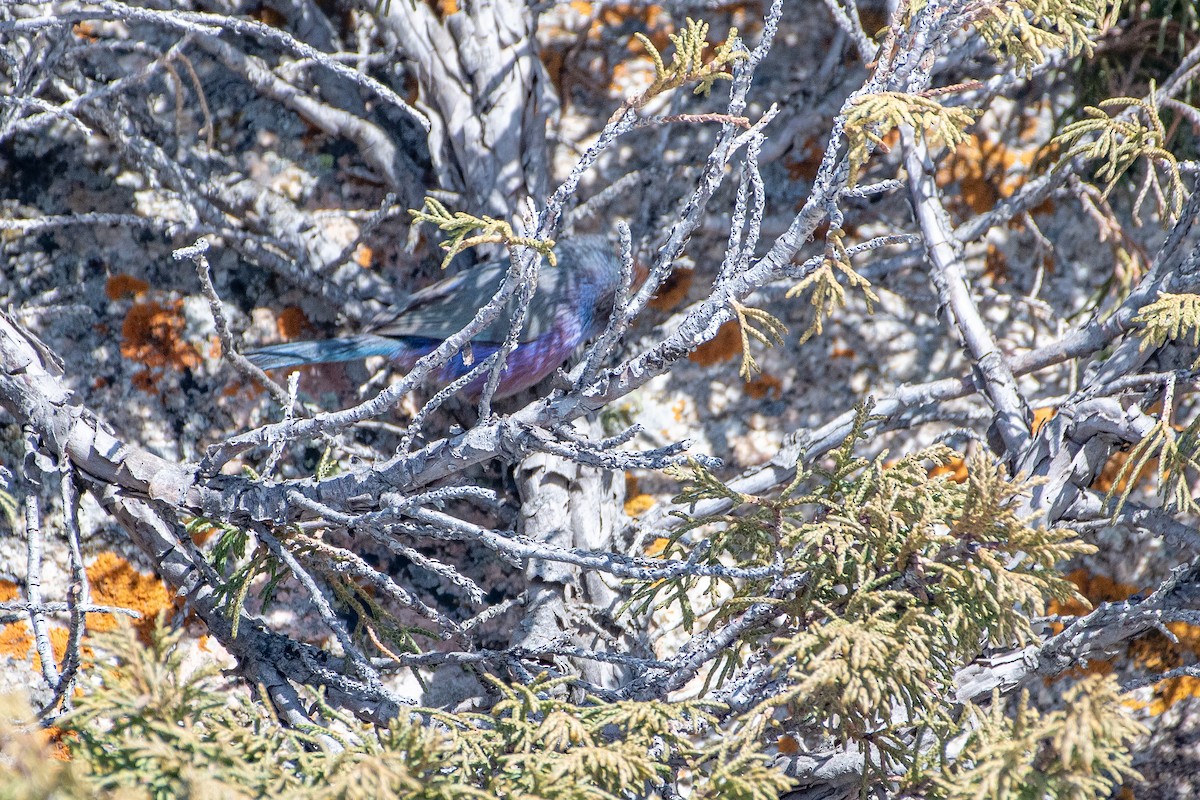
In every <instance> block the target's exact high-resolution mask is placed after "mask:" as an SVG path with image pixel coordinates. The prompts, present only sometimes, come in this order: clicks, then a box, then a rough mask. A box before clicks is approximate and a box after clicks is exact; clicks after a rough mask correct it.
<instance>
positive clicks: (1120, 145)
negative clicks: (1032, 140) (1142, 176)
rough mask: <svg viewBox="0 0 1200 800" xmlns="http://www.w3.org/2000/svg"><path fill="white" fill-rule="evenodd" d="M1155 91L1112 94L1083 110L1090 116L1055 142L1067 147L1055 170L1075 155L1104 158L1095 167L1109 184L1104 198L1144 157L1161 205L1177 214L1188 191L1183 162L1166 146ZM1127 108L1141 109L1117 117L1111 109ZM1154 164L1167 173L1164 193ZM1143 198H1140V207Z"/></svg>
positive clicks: (1071, 126)
mask: <svg viewBox="0 0 1200 800" xmlns="http://www.w3.org/2000/svg"><path fill="white" fill-rule="evenodd" d="M1154 95H1155V93H1154V88H1153V86H1151V90H1150V99H1149V100H1143V99H1141V98H1138V97H1114V98H1111V99H1108V100H1104V101H1103V102H1101V103H1100V104H1099V106H1088V107H1087V108H1085V109H1084V113H1085V114H1086V115H1087V117H1088V118H1087V119H1081V120H1078V121H1076V122H1072V123H1071V124H1070V125H1067V126H1066V127H1065V128H1063V130H1062V133H1060V134H1059V135H1058V136H1056V137H1054V139H1052V140H1051V143H1052V144H1055V145H1058V146H1059V147H1061V148H1064V149H1065V152H1064V153H1063V155H1062V158H1061V159H1060V160H1059V162H1058V165H1057V168H1064V167H1065V165H1067V164H1069V163H1070V162H1071V161H1072V160H1074V159H1075V158H1077V157H1082V158H1087V159H1094V160H1099V161H1103V162H1105V163H1104V164H1103V165H1102V166H1100V167H1099V169H1097V170H1096V177H1097V178H1098V179H1099V180H1101V181H1103V182H1105V186H1104V192H1103V197H1104V198H1106V199H1107V198H1108V196H1109V194H1111V193H1112V190H1113V188H1114V187H1116V185H1117V183H1118V182H1119V181H1120V179H1121V177H1122V176H1123V175H1124V174H1125V173H1126V172H1128V171H1129V170H1130V168H1132V167H1133V165H1134V164H1135V163H1137V162H1138V161H1139V160H1140V159H1145V160H1146V161H1147V164H1148V165H1147V180H1148V185H1149V186H1153V187H1154V189H1155V190H1156V191H1155V197H1156V198H1158V200H1159V204H1160V208H1161V209H1162V211H1163V212H1164V213H1166V214H1168V215H1169V216H1171V217H1178V216H1179V213H1180V211H1181V210H1182V209H1183V201H1184V197H1185V196H1186V195H1187V191H1186V189H1185V188H1184V185H1183V178H1182V175H1181V173H1180V169H1179V162H1178V161H1177V160H1176V158H1175V156H1174V155H1173V154H1172V153H1171V152H1170V151H1169V150H1167V149H1165V148H1166V142H1167V131H1166V127H1165V126H1164V125H1163V122H1162V119H1161V117H1160V116H1159V112H1158V106H1157V105H1156V104H1155V103H1154V99H1153V98H1154ZM1125 106H1133V107H1134V108H1136V109H1137V110H1138V112H1140V113H1139V114H1136V115H1121V116H1117V117H1114V116H1111V115H1110V114H1109V113H1108V109H1112V108H1122V107H1125ZM1156 165H1157V166H1160V167H1162V168H1163V170H1164V172H1165V174H1166V183H1167V186H1166V191H1163V189H1162V187H1161V185H1160V181H1159V178H1158V173H1157V172H1155V169H1154V167H1155V166H1156ZM1140 202H1141V198H1140V197H1139V200H1138V204H1139V205H1140ZM1135 219H1136V217H1135Z"/></svg>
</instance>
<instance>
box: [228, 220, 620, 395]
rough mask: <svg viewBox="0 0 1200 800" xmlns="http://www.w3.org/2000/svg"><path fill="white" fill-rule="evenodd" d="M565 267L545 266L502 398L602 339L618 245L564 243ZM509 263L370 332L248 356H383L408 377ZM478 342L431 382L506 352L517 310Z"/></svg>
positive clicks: (443, 284) (289, 359) (482, 300)
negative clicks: (583, 346) (503, 347)
mask: <svg viewBox="0 0 1200 800" xmlns="http://www.w3.org/2000/svg"><path fill="white" fill-rule="evenodd" d="M554 254H555V256H556V257H557V259H558V265H557V266H555V267H552V266H550V265H548V264H543V265H542V267H541V269H540V270H539V271H538V285H537V292H536V293H535V294H534V296H533V300H532V301H531V302H530V304H529V309H528V311H527V312H526V315H525V326H524V328H523V329H522V331H521V334H520V337H519V339H518V344H517V347H516V348H515V349H514V350H513V351H512V352H511V353H509V354H508V358H507V359H506V361H505V365H504V369H503V370H502V371H501V373H500V384H499V387H498V388H497V390H496V396H497V397H507V396H508V395H512V394H516V393H517V392H519V391H521V390H523V389H527V388H529V387H530V386H533V385H534V384H536V383H537V382H538V381H540V380H542V379H543V378H545V377H546V376H547V375H549V374H550V373H551V372H553V371H554V370H555V369H557V368H558V367H559V366H560V365H561V364H562V363H563V362H564V361H566V360H567V358H568V357H570V355H571V353H572V352H574V350H575V348H577V347H578V346H579V345H580V344H582V343H583V342H586V341H587V340H588V339H591V338H594V337H595V336H597V335H599V334H600V333H601V332H603V330H604V327H605V325H607V323H608V319H609V316H610V315H611V314H612V309H613V304H614V302H615V298H616V295H617V292H618V291H619V289H620V282H621V278H620V274H621V265H620V262H619V261H618V259H617V255H616V251H615V249H614V248H613V247H612V245H611V244H610V243H609V242H608V241H607V240H606V239H604V238H603V237H600V236H576V237H574V238H569V239H562V240H561V241H559V242H558V244H557V245H556V246H555V248H554ZM507 269H508V260H507V259H501V260H499V261H493V262H488V263H486V264H482V265H480V266H478V267H476V268H474V269H471V270H466V271H464V272H460V273H459V274H458V275H455V276H454V277H452V278H447V279H445V280H442V281H439V282H437V283H435V284H433V285H432V286H429V287H427V288H425V289H422V290H420V291H418V292H416V293H415V294H413V295H412V296H411V297H409V298H408V301H407V302H406V304H405V306H404V307H403V308H402V309H401V310H400V311H399V313H398V314H397V315H396V316H395V317H394V318H393V319H392V320H391V321H389V322H387V323H385V324H383V325H381V326H379V327H377V328H375V329H374V330H372V331H371V332H369V333H361V334H358V335H357V336H347V337H344V338H338V339H324V340H320V341H310V342H287V343H284V344H276V345H271V346H269V347H263V348H260V349H258V350H254V351H251V352H249V353H247V357H248V358H249V359H250V361H252V362H253V363H254V364H256V365H258V366H259V367H261V368H262V369H278V368H281V367H295V366H301V365H303V364H328V363H334V362H339V361H354V360H357V359H360V358H366V357H368V356H383V357H384V358H387V359H390V360H391V361H392V363H394V364H395V365H397V366H398V367H399V368H401V369H404V370H409V369H411V368H412V366H413V364H415V363H416V362H417V361H418V360H419V359H420V358H422V357H423V356H425V355H428V354H429V353H430V352H432V351H433V350H434V349H435V348H436V347H438V345H440V344H441V343H442V342H443V341H445V340H446V339H448V338H449V337H451V336H453V335H454V334H455V333H458V332H459V331H460V330H462V329H463V328H464V327H466V325H467V323H468V322H470V321H471V319H472V318H473V317H474V316H475V314H476V313H477V312H478V311H479V309H480V308H481V307H482V306H483V305H484V304H486V303H487V301H488V300H490V299H491V298H492V296H493V295H495V294H496V292H497V291H499V289H500V284H501V282H502V281H503V279H504V273H505V271H506V270H507ZM514 304H515V302H514V303H513V304H510V308H509V309H508V310H507V313H501V314H500V316H499V317H498V318H497V319H496V320H495V321H494V322H493V323H492V324H491V325H489V326H488V327H487V328H485V329H484V330H483V331H481V332H480V333H479V334H478V335H477V336H476V337H475V338H474V339H472V340H471V348H470V351H471V352H470V355H469V356H468V359H469V360H470V363H469V364H468V363H466V361H464V359H463V354H462V353H458V354H456V355H455V356H454V357H453V358H452V359H450V361H449V362H447V363H446V364H445V365H444V366H443V367H441V368H440V369H438V370H435V371H434V372H433V374H432V375H431V376H430V379H431V380H432V381H434V382H436V383H438V384H439V385H442V384H447V383H450V382H451V381H454V380H456V379H458V378H460V377H462V376H463V375H465V374H467V372H469V371H470V369H471V367H472V366H473V365H475V364H478V363H479V361H482V360H483V359H486V358H488V357H489V356H491V355H492V354H493V353H495V352H496V351H497V350H499V349H500V345H501V343H502V342H503V341H504V338H505V336H507V334H508V329H509V324H510V322H511V320H512V315H513V310H514V309H513V308H512V305H514ZM486 381H487V374H486V373H484V374H483V375H480V376H479V377H477V378H475V379H474V380H472V381H471V382H470V383H469V384H467V386H466V387H465V388H464V389H463V394H464V395H465V396H466V397H468V398H471V399H476V398H478V397H479V395H480V394H481V393H482V391H483V386H484V384H485V383H486Z"/></svg>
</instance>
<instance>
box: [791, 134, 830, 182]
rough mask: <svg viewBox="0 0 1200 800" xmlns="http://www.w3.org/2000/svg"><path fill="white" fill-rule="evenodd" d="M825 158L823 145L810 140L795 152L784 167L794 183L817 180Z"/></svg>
mask: <svg viewBox="0 0 1200 800" xmlns="http://www.w3.org/2000/svg"><path fill="white" fill-rule="evenodd" d="M824 158H825V147H824V145H823V144H821V143H819V142H816V141H812V140H809V141H807V142H805V143H804V144H803V145H802V146H801V148H800V149H799V151H793V155H791V156H789V157H788V158H787V159H786V160H785V161H784V162H783V166H784V167H785V168H786V169H787V173H788V177H789V178H791V179H792V180H794V181H799V180H803V181H808V182H810V183H811V182H812V181H814V180H816V177H817V173H818V172H820V170H821V161H822V160H823V159H824Z"/></svg>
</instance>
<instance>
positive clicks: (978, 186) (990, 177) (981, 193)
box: [937, 134, 1038, 214]
mask: <svg viewBox="0 0 1200 800" xmlns="http://www.w3.org/2000/svg"><path fill="white" fill-rule="evenodd" d="M1037 154H1038V148H1037V147H1029V148H1027V149H1025V150H1017V149H1014V148H1011V147H1009V146H1008V145H1007V144H1005V143H1004V142H998V141H997V142H992V141H986V140H982V139H980V138H979V137H978V136H975V135H974V134H972V135H971V136H969V137H968V138H967V140H966V141H965V142H963V143H962V144H960V145H959V146H958V147H957V148H956V149H955V151H954V153H953V154H952V155H951V156H950V157H949V158H947V159H946V161H945V163H944V165H943V166H942V168H941V169H939V170H938V175H937V180H938V185H939V186H947V185H948V184H951V183H955V182H957V183H958V186H959V192H958V195H959V196H960V197H961V198H962V199H963V201H964V202H965V203H966V204H967V205H968V206H969V207H970V208H971V210H972V211H974V212H975V213H976V214H983V213H985V212H987V211H990V210H992V208H994V207H995V205H996V203H997V202H998V201H999V200H1001V199H1003V198H1006V197H1009V196H1011V195H1012V193H1013V192H1015V191H1016V190H1017V189H1019V188H1020V187H1021V185H1022V184H1024V183H1025V179H1026V177H1027V176H1028V173H1029V168H1030V167H1031V166H1032V164H1033V162H1034V159H1035V158H1036V157H1037Z"/></svg>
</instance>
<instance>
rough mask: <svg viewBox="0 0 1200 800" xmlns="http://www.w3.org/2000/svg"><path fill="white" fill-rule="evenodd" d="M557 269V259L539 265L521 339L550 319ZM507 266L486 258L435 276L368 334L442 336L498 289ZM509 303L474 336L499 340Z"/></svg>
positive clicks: (508, 316)
mask: <svg viewBox="0 0 1200 800" xmlns="http://www.w3.org/2000/svg"><path fill="white" fill-rule="evenodd" d="M562 268H563V265H561V264H560V265H559V266H558V267H551V266H550V265H549V264H542V267H541V270H539V276H538V290H537V292H536V293H535V294H534V296H533V300H532V301H531V302H530V304H529V310H528V312H527V313H526V315H525V325H524V328H523V329H522V331H521V337H520V341H521V342H529V341H532V340H533V339H536V338H537V337H538V336H540V335H542V334H543V333H545V332H546V331H547V330H549V329H550V327H551V326H552V325H553V324H554V313H555V310H556V307H557V305H558V302H557V300H556V299H555V298H557V296H558V295H559V294H560V292H559V291H558V289H559V284H560V280H559V270H561V269H562ZM507 269H508V262H507V260H504V261H499V262H489V263H487V264H482V265H480V266H478V267H476V268H474V269H470V270H465V271H463V272H460V273H459V274H457V275H455V276H453V277H451V278H447V279H445V280H442V281H438V282H437V283H435V284H433V285H431V286H428V287H426V288H424V289H422V290H420V291H419V292H416V293H414V294H413V295H412V296H411V297H410V298H409V300H408V306H407V308H406V309H405V310H404V311H402V312H401V313H400V315H399V316H397V317H396V318H395V319H393V320H392V321H390V322H387V323H385V324H383V325H381V326H379V327H378V328H375V329H374V330H373V331H372V333H375V334H378V335H380V336H393V337H406V336H411V337H419V338H423V339H434V340H440V339H447V338H449V337H451V336H453V335H454V334H456V333H458V332H459V331H460V330H462V329H463V328H464V327H466V325H467V323H468V322H470V321H471V320H472V319H473V318H474V316H475V314H476V313H477V312H478V311H479V309H480V308H482V307H483V306H484V305H486V304H487V302H488V301H489V300H491V299H492V296H493V295H495V294H496V292H497V291H499V290H500V284H501V282H502V281H503V280H504V273H505V271H506V270H507ZM564 302H566V301H565V300H564ZM514 307H515V304H514V303H512V302H510V303H509V307H508V309H506V311H505V312H504V313H502V314H501V315H500V316H499V317H498V318H497V319H496V321H495V322H493V323H492V324H491V325H489V326H488V327H487V328H485V329H484V330H483V331H481V332H480V333H479V334H478V335H477V336H476V337H475V339H474V341H476V342H480V343H483V342H491V343H499V342H501V341H503V340H504V337H505V336H506V335H507V334H508V327H509V324H510V321H511V320H512V313H513V308H514Z"/></svg>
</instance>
